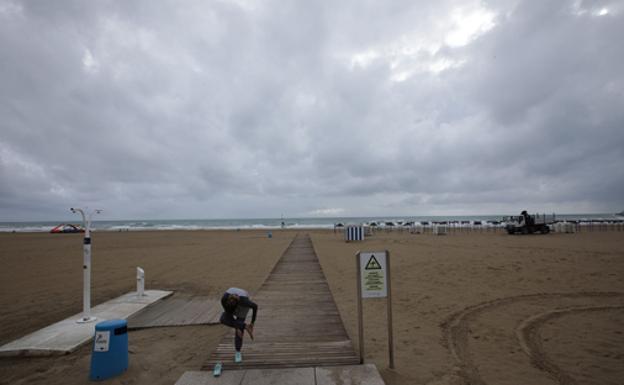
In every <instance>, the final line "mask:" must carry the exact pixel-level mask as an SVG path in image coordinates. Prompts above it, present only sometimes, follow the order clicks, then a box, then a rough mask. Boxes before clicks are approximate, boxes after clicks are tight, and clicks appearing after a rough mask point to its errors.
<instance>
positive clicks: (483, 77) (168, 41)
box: [0, 0, 624, 221]
mask: <svg viewBox="0 0 624 385" xmlns="http://www.w3.org/2000/svg"><path fill="white" fill-rule="evenodd" d="M622 36H624V2H622V1H621V0H615V1H599V0H596V1H585V0H551V1H529V0H526V1H498V0H497V1H452V0H436V1H430V0H405V1H383V0H364V1H362V0H352V1H308V0H301V1H280V0H275V1H251V0H235V1H225V0H224V1H205V0H199V1H177V0H176V1H151V0H149V1H116V2H115V1H24V2H20V1H12V0H0V221H13V220H57V219H61V218H71V217H72V214H71V213H69V207H75V206H80V207H84V206H89V207H92V208H101V209H104V210H105V214H103V215H102V216H101V217H100V218H101V219H106V218H108V219H161V218H172V219H176V218H249V217H279V216H280V215H282V214H283V215H284V216H285V217H301V216H385V215H405V216H410V215H449V214H455V215H461V214H517V213H519V212H520V211H521V210H523V209H527V210H529V211H531V212H538V211H539V212H548V213H550V212H558V213H590V212H598V213H612V212H619V211H621V210H624V43H623V42H622V41H623V40H622Z"/></svg>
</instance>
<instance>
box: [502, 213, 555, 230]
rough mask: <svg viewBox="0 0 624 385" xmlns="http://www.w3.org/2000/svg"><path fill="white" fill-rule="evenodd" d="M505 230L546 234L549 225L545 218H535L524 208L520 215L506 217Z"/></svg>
mask: <svg viewBox="0 0 624 385" xmlns="http://www.w3.org/2000/svg"><path fill="white" fill-rule="evenodd" d="M505 222H506V223H507V225H506V226H505V230H507V233H508V234H538V233H539V234H548V233H549V232H550V227H548V224H547V223H546V221H545V220H543V219H542V220H540V219H537V220H536V216H535V215H529V214H528V213H527V212H526V210H525V211H523V212H522V213H520V216H517V217H509V218H506V220H505Z"/></svg>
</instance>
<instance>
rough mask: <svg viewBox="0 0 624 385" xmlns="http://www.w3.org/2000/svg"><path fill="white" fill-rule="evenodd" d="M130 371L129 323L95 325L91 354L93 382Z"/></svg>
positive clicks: (120, 320)
mask: <svg viewBox="0 0 624 385" xmlns="http://www.w3.org/2000/svg"><path fill="white" fill-rule="evenodd" d="M127 369H128V323H127V322H126V320H122V319H114V320H109V321H103V322H100V323H98V324H97V325H95V337H94V338H93V352H92V353H91V374H90V375H89V379H90V380H91V381H101V380H106V379H107V378H111V377H114V376H116V375H119V374H121V373H123V372H125V371H126V370H127Z"/></svg>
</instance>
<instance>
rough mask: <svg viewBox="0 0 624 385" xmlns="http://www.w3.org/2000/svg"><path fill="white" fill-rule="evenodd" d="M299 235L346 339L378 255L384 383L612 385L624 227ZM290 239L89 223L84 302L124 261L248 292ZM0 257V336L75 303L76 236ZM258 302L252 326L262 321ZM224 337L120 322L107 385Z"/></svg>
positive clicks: (128, 287) (375, 328)
mask: <svg viewBox="0 0 624 385" xmlns="http://www.w3.org/2000/svg"><path fill="white" fill-rule="evenodd" d="M308 233H310V235H311V237H312V240H313V244H314V247H315V249H316V252H317V254H318V256H319V259H320V262H321V265H322V267H323V270H324V272H325V275H326V277H327V279H328V281H329V285H330V287H331V290H332V294H333V296H334V299H335V301H336V303H337V305H338V308H339V310H340V314H341V317H342V319H343V321H344V323H345V327H346V329H347V332H348V333H349V335H350V336H351V338H352V340H353V341H354V343H356V344H357V325H356V311H355V309H356V307H355V304H356V302H355V300H356V284H355V279H356V277H355V276H356V272H355V257H354V256H355V254H356V252H357V251H358V250H362V251H377V250H384V249H386V250H389V251H390V253H391V261H392V277H393V281H392V292H393V309H394V312H393V317H394V344H395V361H396V368H395V369H394V370H390V369H388V368H387V366H388V356H387V340H386V330H387V328H386V322H385V301H384V300H381V299H369V300H366V301H365V303H364V311H365V312H364V313H365V329H366V333H365V336H366V339H365V351H366V354H365V361H366V362H370V363H375V364H376V365H377V367H378V368H379V370H380V372H381V374H382V376H383V378H384V380H385V381H386V383H387V384H389V385H398V384H469V383H470V384H525V383H530V384H535V385H539V384H557V383H565V384H574V383H578V384H596V385H598V384H602V385H604V384H621V383H622V378H624V327H623V326H622V325H624V232H618V231H610V232H598V231H596V232H583V233H577V234H549V235H543V236H542V235H536V236H509V235H506V234H503V233H502V232H493V231H491V232H476V233H468V232H461V233H459V232H458V233H452V234H449V235H446V236H433V235H431V234H420V235H414V234H409V233H408V232H388V233H386V232H381V233H377V234H375V235H374V236H373V237H370V238H368V239H366V241H364V242H353V243H346V242H344V240H343V238H342V235H341V234H334V232H332V231H320V230H319V231H308ZM295 234H296V232H295V231H288V230H287V231H273V238H271V239H269V238H268V237H267V236H266V232H264V231H153V232H119V233H116V232H97V233H95V234H93V264H92V283H93V289H92V303H93V304H98V303H101V302H104V301H106V300H109V299H112V298H115V297H117V296H119V295H122V294H124V293H127V292H129V291H132V290H134V289H135V268H136V267H137V266H141V267H142V268H144V269H145V272H146V288H148V289H166V290H175V291H178V292H184V293H189V294H202V295H210V296H215V297H217V296H219V295H220V294H221V292H222V291H223V290H225V289H226V288H228V287H230V286H238V287H243V288H246V289H248V290H249V291H250V292H252V293H253V292H254V291H255V290H257V289H258V288H259V287H260V285H261V284H262V282H263V281H264V280H265V278H266V277H267V276H268V274H269V273H270V271H271V269H272V267H273V266H274V265H275V263H276V262H277V261H278V259H279V258H280V256H281V254H282V253H283V251H284V250H285V249H286V247H287V246H288V245H289V243H290V241H291V240H292V238H293V237H294V235H295ZM0 261H1V263H2V267H3V268H2V269H1V270H0V285H1V290H0V307H1V308H2V312H1V314H0V326H1V328H0V344H4V343H7V342H10V341H12V340H13V339H16V338H18V337H21V336H23V335H25V334H27V333H30V332H32V331H35V330H37V329H39V328H41V327H44V326H47V325H49V324H51V323H53V322H56V321H59V320H61V319H64V318H66V317H69V316H71V315H73V314H77V313H79V312H80V311H81V310H82V247H81V235H79V234H60V235H52V234H43V233H17V234H10V233H5V234H0ZM259 305H260V308H261V310H260V315H259V318H258V322H262V317H271V316H272V315H271V314H262V304H259ZM311 311H313V309H311ZM273 316H274V315H273ZM226 332H228V330H227V329H226V328H224V327H222V326H219V325H214V326H186V327H169V328H156V329H145V330H139V331H132V332H130V334H129V340H130V346H129V350H130V368H129V370H128V371H127V372H126V373H124V374H123V375H121V376H119V377H116V378H115V379H112V380H109V381H107V382H106V383H109V384H173V383H174V382H175V381H176V380H177V379H178V378H179V377H180V376H181V375H182V374H183V373H184V372H185V371H187V370H198V369H199V368H200V367H201V366H202V364H203V363H204V362H205V361H206V360H207V358H208V356H209V354H210V352H211V351H212V349H213V348H214V347H215V346H216V345H217V343H218V341H219V340H220V338H221V336H222V335H223V333H226ZM90 354H91V346H90V345H86V346H83V347H82V348H80V349H79V350H78V351H76V352H74V353H72V354H70V355H66V356H57V357H41V358H0V384H52V385H56V384H59V385H60V384H86V383H90V382H89V381H88V379H87V377H88V373H89V362H90Z"/></svg>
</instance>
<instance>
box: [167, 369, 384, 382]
mask: <svg viewBox="0 0 624 385" xmlns="http://www.w3.org/2000/svg"><path fill="white" fill-rule="evenodd" d="M175 385H385V383H384V382H383V379H382V378H381V376H380V375H379V371H377V367H376V366H375V365H373V364H365V365H350V366H324V367H316V368H290V369H249V370H226V371H224V372H223V373H222V374H221V376H220V377H214V376H213V375H212V372H209V371H193V372H186V373H184V374H183V375H182V377H180V379H179V380H178V381H177V382H176V383H175Z"/></svg>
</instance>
